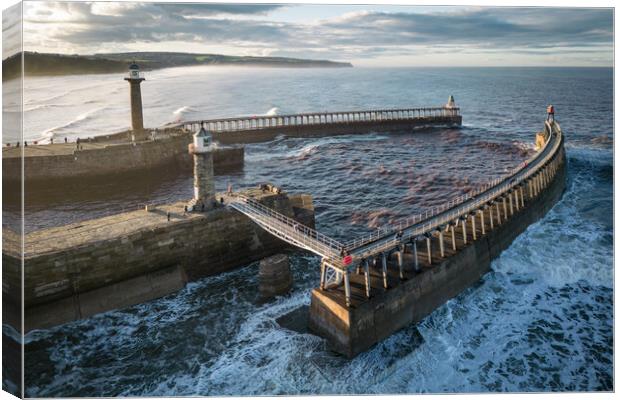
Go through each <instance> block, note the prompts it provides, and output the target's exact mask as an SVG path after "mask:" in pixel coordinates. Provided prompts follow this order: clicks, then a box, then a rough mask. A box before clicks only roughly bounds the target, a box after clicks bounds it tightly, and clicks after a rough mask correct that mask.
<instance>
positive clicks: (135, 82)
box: [125, 62, 145, 139]
mask: <svg viewBox="0 0 620 400" xmlns="http://www.w3.org/2000/svg"><path fill="white" fill-rule="evenodd" d="M125 80H126V81H127V82H129V98H130V100H131V129H132V130H133V135H134V137H135V138H136V139H144V136H145V132H144V124H143V122H142V93H141V92H140V84H141V83H142V81H143V80H144V76H143V75H142V73H141V72H140V67H139V66H138V64H136V63H135V62H134V63H132V64H131V65H130V66H129V75H128V76H127V77H125Z"/></svg>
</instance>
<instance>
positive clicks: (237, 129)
mask: <svg viewBox="0 0 620 400" xmlns="http://www.w3.org/2000/svg"><path fill="white" fill-rule="evenodd" d="M459 111H460V109H459V108H458V107H456V105H455V104H454V99H452V98H451V99H450V102H449V103H448V104H447V105H446V106H444V107H423V108H406V109H387V110H358V111H339V112H316V113H303V114H291V115H273V116H253V117H239V118H224V119H212V120H198V121H187V122H182V123H180V124H178V125H173V127H177V128H183V129H188V130H193V131H195V130H197V129H199V128H200V127H205V128H206V129H207V130H209V131H210V132H212V134H213V138H214V139H215V140H217V141H218V142H220V143H224V144H234V143H254V142H264V141H268V140H272V139H274V138H276V137H277V136H279V135H284V136H288V137H320V136H332V135H348V134H361V133H368V132H411V131H412V130H414V129H422V128H428V127H441V126H446V127H451V126H460V125H461V123H462V116H461V115H460V114H459Z"/></svg>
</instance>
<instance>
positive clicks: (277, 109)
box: [263, 107, 280, 117]
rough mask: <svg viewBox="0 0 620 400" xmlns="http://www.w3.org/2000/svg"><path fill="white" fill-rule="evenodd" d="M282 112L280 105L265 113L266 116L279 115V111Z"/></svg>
mask: <svg viewBox="0 0 620 400" xmlns="http://www.w3.org/2000/svg"><path fill="white" fill-rule="evenodd" d="M279 112H280V109H279V108H278V107H273V108H270V109H269V111H267V112H266V113H265V114H263V115H266V116H268V117H269V116H273V115H278V113H279Z"/></svg>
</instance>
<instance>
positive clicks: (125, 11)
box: [3, 1, 613, 66]
mask: <svg viewBox="0 0 620 400" xmlns="http://www.w3.org/2000/svg"><path fill="white" fill-rule="evenodd" d="M12 11H13V14H15V11H16V10H8V11H7V10H5V12H3V37H5V38H8V37H15V38H18V37H19V35H18V34H17V33H16V32H17V30H18V28H19V27H16V26H15V25H13V24H12V23H11V18H12V14H11V12H12ZM18 11H19V8H18V9H17V12H18ZM23 13H24V26H23V41H24V49H25V50H28V51H38V52H52V53H67V54H92V53H106V52H124V51H183V52H195V53H217V54H227V55H251V56H283V57H297V58H310V59H329V60H337V61H348V62H352V63H353V64H354V66H545V65H555V66H557V65H561V66H612V65H613V10H612V9H611V8H557V7H555V8H504V7H502V8H490V7H466V6H445V7H441V6H432V7H423V6H396V5H394V6H387V5H386V6H382V5H304V4H230V3H229V4H217V3H216V4H205V3H202V4H196V3H194V4H192V3H185V4H184V3H171V4H170V3H132V2H53V1H47V2H29V1H26V2H25V3H24V7H23ZM14 42H15V43H18V42H19V41H18V40H15V41H14ZM17 50H18V46H11V45H10V44H9V45H7V40H5V46H4V48H3V58H6V56H8V55H9V54H11V53H14V52H16V51H17Z"/></svg>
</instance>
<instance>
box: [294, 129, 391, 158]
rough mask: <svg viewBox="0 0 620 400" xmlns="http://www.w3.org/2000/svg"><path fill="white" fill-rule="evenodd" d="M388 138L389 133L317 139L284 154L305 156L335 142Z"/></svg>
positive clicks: (296, 156)
mask: <svg viewBox="0 0 620 400" xmlns="http://www.w3.org/2000/svg"><path fill="white" fill-rule="evenodd" d="M386 139H388V136H387V135H375V134H371V135H343V136H333V137H325V138H320V139H316V140H314V141H313V142H311V143H308V144H306V145H304V146H303V147H302V148H300V149H295V150H292V151H289V152H286V153H285V154H284V157H285V158H305V157H307V156H309V155H311V154H314V153H316V152H317V150H318V149H319V148H320V147H325V146H331V145H335V144H344V143H353V142H376V141H379V140H386Z"/></svg>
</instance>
